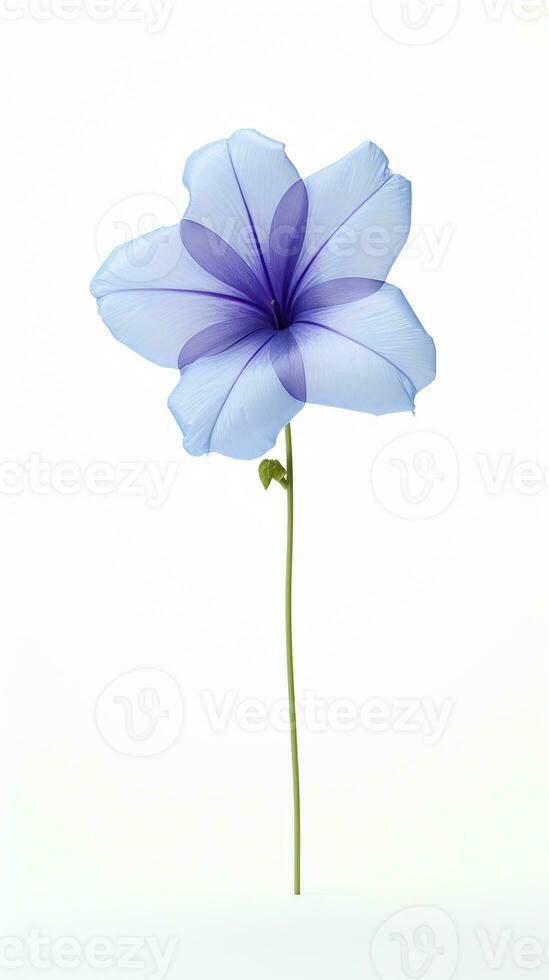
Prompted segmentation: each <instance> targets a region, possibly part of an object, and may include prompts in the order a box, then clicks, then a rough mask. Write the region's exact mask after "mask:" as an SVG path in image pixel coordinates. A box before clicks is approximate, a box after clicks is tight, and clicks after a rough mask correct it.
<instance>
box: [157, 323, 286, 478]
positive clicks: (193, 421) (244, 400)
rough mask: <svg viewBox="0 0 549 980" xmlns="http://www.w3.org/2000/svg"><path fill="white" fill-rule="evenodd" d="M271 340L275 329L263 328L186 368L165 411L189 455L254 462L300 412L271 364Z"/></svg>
mask: <svg viewBox="0 0 549 980" xmlns="http://www.w3.org/2000/svg"><path fill="white" fill-rule="evenodd" d="M273 335H274V330H272V329H270V328H268V329H265V330H263V331H260V332H258V333H256V334H254V335H253V336H252V337H247V338H245V339H244V340H242V341H241V342H240V343H238V344H236V345H234V346H232V347H231V348H230V349H229V350H227V351H225V352H224V353H220V354H216V355H214V356H213V357H203V358H200V359H199V360H197V361H195V362H194V363H193V364H190V365H189V366H188V367H186V368H184V370H183V372H182V375H181V380H180V382H179V384H178V385H177V387H176V388H175V389H174V391H173V392H172V394H171V396H170V399H169V406H170V409H171V411H172V412H173V414H174V416H175V418H176V420H177V422H178V424H179V426H180V427H181V429H182V431H183V435H184V445H185V449H186V450H187V452H189V453H191V454H192V455H193V456H201V455H202V454H203V453H208V452H217V453H222V454H223V455H224V456H232V457H234V458H236V459H255V458H256V457H258V456H261V455H263V453H265V452H267V451H268V450H269V449H271V448H272V447H273V446H274V444H275V442H276V438H277V436H278V433H279V432H280V430H281V429H282V428H283V426H285V425H286V424H287V423H288V422H289V421H290V419H292V418H293V417H294V415H295V414H296V413H297V412H298V411H299V410H300V408H302V406H303V403H302V402H300V401H298V400H297V399H296V398H293V397H292V395H290V394H289V393H288V391H287V390H286V388H285V387H284V385H283V384H282V383H281V381H280V380H279V378H278V376H277V373H276V371H275V369H274V367H273V365H272V362H271V357H270V352H269V346H270V342H271V341H272V339H273Z"/></svg>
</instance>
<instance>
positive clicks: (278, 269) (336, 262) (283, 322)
mask: <svg viewBox="0 0 549 980" xmlns="http://www.w3.org/2000/svg"><path fill="white" fill-rule="evenodd" d="M183 181H184V184H185V186H186V187H187V189H188V191H189V195H190V201H189V205H188V208H187V211H186V213H185V216H184V217H183V220H182V221H181V222H180V224H179V225H175V226H173V227H171V228H159V229H158V230H157V231H153V232H151V233H149V234H147V235H143V236H142V237H141V238H138V239H136V240H135V241H133V242H129V243H126V244H124V245H121V246H120V247H118V248H117V249H115V250H114V252H112V254H111V255H110V256H109V258H108V259H107V260H106V262H105V263H104V264H103V265H102V266H101V268H100V269H99V271H98V273H97V274H96V276H95V278H94V280H93V282H92V285H91V290H92V293H93V295H94V296H95V297H96V299H97V302H98V308H99V313H100V315H101V317H102V318H103V320H104V322H105V323H106V324H107V326H108V327H109V329H110V330H111V331H112V333H113V334H114V336H115V337H116V338H117V339H118V340H121V341H123V342H124V343H125V344H127V345H128V346H129V347H132V348H133V349H134V350H136V351H137V352H138V353H140V354H142V355H144V356H145V357H147V358H149V359H150V360H152V361H154V362H155V363H157V364H161V365H164V366H166V367H173V368H179V370H180V372H181V378H180V381H179V383H178V385H177V387H176V388H175V390H174V391H173V392H172V394H171V396H170V400H169V405H170V408H171V410H172V412H173V414H174V416H175V418H176V419H177V422H178V423H179V425H180V427H181V429H182V431H183V434H184V445H185V448H186V449H187V450H188V452H190V453H192V454H193V455H197V456H198V455H201V454H202V453H207V452H210V451H212V452H219V453H223V454H224V455H226V456H233V457H236V458H239V459H253V458H255V457H257V456H261V455H262V454H263V453H265V452H266V451H267V450H269V449H270V448H271V447H272V446H273V445H274V443H275V442H276V438H277V436H278V433H279V432H280V430H281V429H282V428H283V426H284V425H286V424H287V423H288V422H289V421H290V420H291V419H292V418H293V416H294V415H295V414H296V413H297V412H298V411H299V410H300V409H301V408H302V407H303V405H304V404H305V402H307V401H309V402H312V403H316V404H321V405H333V406H337V407H340V408H349V409H355V410H357V411H362V412H371V413H373V414H375V415H381V414H384V413H387V412H402V411H410V410H413V408H414V399H415V395H416V393H417V392H418V391H419V390H420V389H421V388H424V387H425V386H426V385H427V384H429V383H430V382H431V381H432V380H433V378H434V376H435V348H434V344H433V341H432V340H431V338H430V337H429V336H428V334H427V333H426V332H425V330H424V329H423V327H422V326H421V324H420V322H419V320H418V319H417V317H416V316H415V314H414V312H413V311H412V309H411V307H410V306H409V304H408V302H407V301H406V299H405V297H404V295H403V294H402V292H401V291H400V290H399V289H397V288H396V287H395V286H392V285H389V284H388V283H387V282H386V278H387V275H388V273H389V270H390V268H391V266H392V265H393V263H394V261H395V259H396V257H397V255H398V254H399V252H400V250H401V249H402V247H403V245H404V243H405V241H406V239H407V237H408V233H409V229H410V207H411V191H410V183H409V181H407V180H406V179H405V178H404V177H401V176H400V175H398V174H393V173H392V172H391V170H390V169H389V167H388V161H387V157H386V156H385V154H384V153H383V152H382V151H381V150H380V149H379V147H377V146H376V145H375V144H374V143H364V144H362V146H359V147H358V148H357V149H356V150H354V151H353V152H352V153H350V154H348V156H346V157H344V158H343V159H342V160H340V161H338V162H337V163H335V164H333V165H332V166H329V167H326V168H325V169H324V170H321V171H319V172H318V173H316V174H313V176H312V177H309V178H308V179H306V180H302V179H301V178H300V177H299V174H298V173H297V171H296V169H295V167H294V166H293V164H292V163H291V162H290V161H289V159H288V157H287V156H286V154H285V151H284V146H283V145H282V144H281V143H278V142H276V141H274V140H270V139H268V138H267V137H265V136H262V135H260V134H259V133H257V132H255V130H239V131H238V132H236V133H234V134H233V136H231V137H230V138H229V139H224V140H219V141H218V142H216V143H210V144H209V145H208V146H205V147H203V148H202V149H201V150H198V151H196V152H195V153H193V154H192V155H191V157H190V158H189V160H188V161H187V165H186V167H185V173H184V177H183Z"/></svg>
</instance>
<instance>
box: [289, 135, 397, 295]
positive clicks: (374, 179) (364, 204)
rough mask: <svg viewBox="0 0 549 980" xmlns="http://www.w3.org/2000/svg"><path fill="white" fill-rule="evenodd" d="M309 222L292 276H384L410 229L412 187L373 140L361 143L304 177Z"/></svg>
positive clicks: (300, 279) (300, 281)
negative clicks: (326, 165) (393, 167)
mask: <svg viewBox="0 0 549 980" xmlns="http://www.w3.org/2000/svg"><path fill="white" fill-rule="evenodd" d="M305 186H306V189H307V194H308V200H309V221H308V227H307V232H306V236H305V242H304V245H303V249H302V251H301V255H300V258H299V261H298V263H297V267H296V270H295V274H294V280H293V292H294V294H295V293H296V292H299V291H301V290H303V289H305V288H308V287H310V286H312V285H314V284H316V283H319V282H323V281H324V280H326V279H337V278H340V277H343V276H363V277H366V278H369V279H380V280H385V279H386V277H387V275H388V273H389V270H390V269H391V266H392V265H393V263H394V261H395V259H396V257H397V256H398V254H399V252H400V250H401V249H402V247H403V245H404V243H405V242H406V239H407V237H408V234H409V231H410V212H411V188H410V183H409V181H408V180H406V179H405V178H404V177H401V176H399V175H398V174H393V173H392V172H391V170H390V169H389V167H388V161H387V157H386V156H385V154H384V153H383V152H382V151H381V150H380V149H379V147H378V146H376V145H375V143H364V144H362V146H359V147H358V148H357V149H356V150H353V152H352V153H349V154H348V155H347V156H346V157H344V158H343V159H342V160H339V161H338V162H337V163H334V164H332V165H331V166H329V167H326V168H325V169H324V170H320V171H319V172H318V173H316V174H313V176H312V177H308V178H307V180H306V181H305Z"/></svg>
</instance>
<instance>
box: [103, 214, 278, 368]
mask: <svg viewBox="0 0 549 980" xmlns="http://www.w3.org/2000/svg"><path fill="white" fill-rule="evenodd" d="M91 291H92V293H93V295H94V296H95V297H96V299H97V303H98V309H99V313H100V315H101V317H102V319H103V320H104V322H105V323H106V324H107V326H108V327H109V329H110V330H111V331H112V333H113V334H114V336H115V337H116V338H117V339H118V340H120V341H122V342H123V343H125V344H127V345H128V346H129V347H131V348H132V349H133V350H135V351H137V352H138V353H139V354H142V355H143V356H144V357H147V358H149V359H150V360H151V361H154V362H155V363H156V364H161V365H163V366H165V367H177V366H178V358H179V354H180V352H181V350H182V348H183V347H184V345H185V344H186V343H187V341H188V340H189V339H190V338H191V337H192V336H194V334H196V333H198V332H199V331H202V330H204V329H207V328H208V327H210V326H212V324H215V323H219V322H226V321H227V320H234V322H235V332H236V333H237V334H238V332H239V330H240V326H241V321H242V320H245V319H246V318H249V316H250V315H251V314H252V315H253V316H255V317H257V318H258V320H259V321H261V318H262V317H263V313H262V311H261V310H259V309H258V308H257V307H256V306H255V304H253V303H250V301H249V300H248V299H246V298H245V297H244V296H242V295H241V294H240V293H239V291H238V290H237V289H235V288H233V287H232V286H230V285H227V284H223V283H220V282H219V280H218V279H215V278H214V277H213V276H211V275H210V274H209V273H208V272H207V271H206V270H205V269H203V268H201V266H200V265H198V264H197V263H196V262H195V260H194V259H193V258H192V257H191V256H190V255H189V253H188V251H187V250H186V248H185V247H184V245H183V243H182V241H181V237H180V229H179V225H174V226H172V227H171V228H159V229H158V230H157V231H153V232H150V233H149V234H147V235H143V236H142V237H141V238H137V239H135V241H132V242H128V243H126V244H124V245H120V246H119V247H118V248H116V249H115V250H114V251H113V252H112V253H111V255H110V256H109V257H108V259H107V260H106V261H105V262H104V263H103V265H102V266H101V268H100V269H99V271H98V272H97V274H96V276H95V278H94V280H93V282H92V284H91ZM260 325H261V324H260Z"/></svg>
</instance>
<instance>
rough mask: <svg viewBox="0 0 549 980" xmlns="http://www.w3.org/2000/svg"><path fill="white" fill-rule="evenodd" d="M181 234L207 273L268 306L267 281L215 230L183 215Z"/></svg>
mask: <svg viewBox="0 0 549 980" xmlns="http://www.w3.org/2000/svg"><path fill="white" fill-rule="evenodd" d="M180 234H181V241H182V242H183V245H184V246H185V248H186V249H187V251H188V252H189V254H190V255H191V256H192V257H193V259H194V260H195V262H198V264H199V265H200V266H201V267H202V268H203V269H205V271H206V272H209V273H210V275H212V276H215V277H216V279H219V280H220V282H224V283H226V284H227V285H228V286H232V287H233V289H238V290H239V291H240V292H241V293H243V294H244V295H245V296H247V297H248V298H249V299H251V300H253V301H254V302H255V303H257V304H258V306H262V307H265V305H266V304H267V305H268V303H269V297H268V296H267V295H266V293H265V288H264V286H263V284H262V283H261V282H260V281H259V279H258V278H257V276H256V275H255V274H254V273H253V272H252V270H251V269H250V267H249V265H248V264H247V263H246V262H245V261H244V259H242V258H241V257H240V255H239V254H238V252H235V250H234V248H232V246H231V245H229V244H228V242H225V241H224V240H223V239H222V238H220V237H219V235H216V233H215V231H211V229H210V228H205V227H204V225H200V224H198V222H196V221H189V219H188V218H183V220H182V221H181V224H180Z"/></svg>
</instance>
